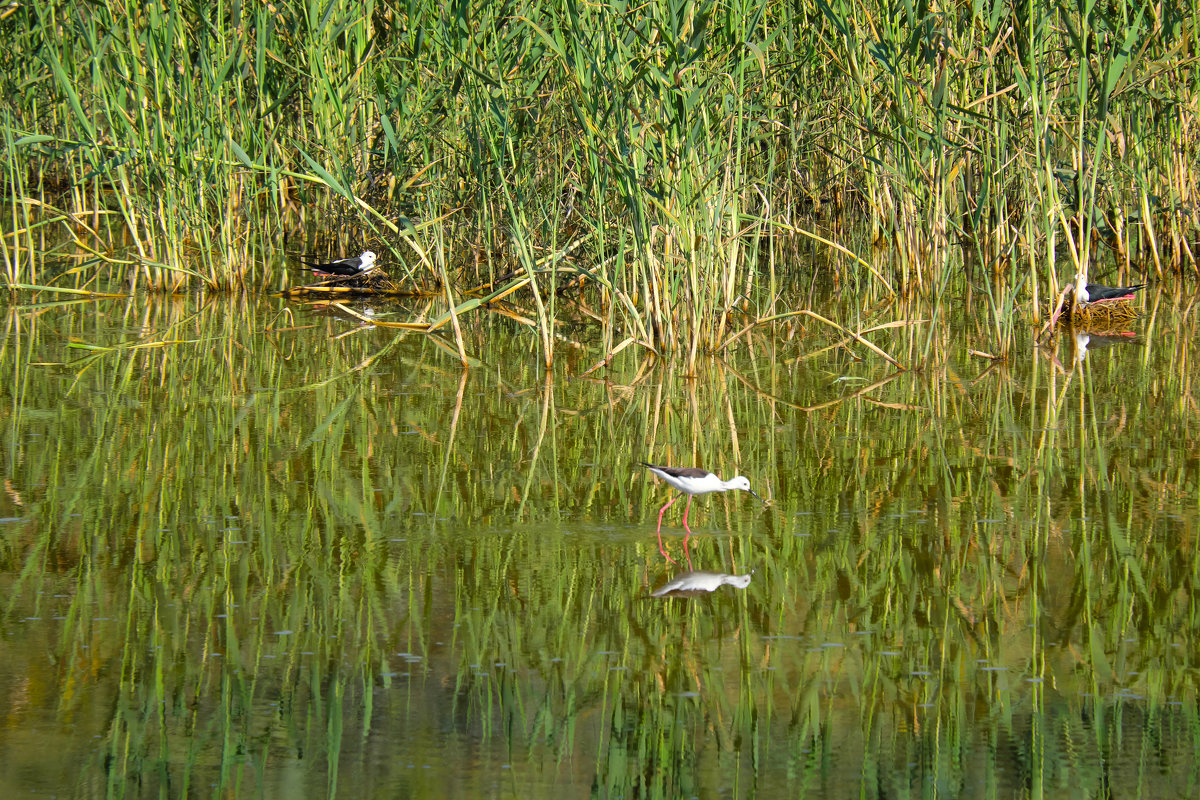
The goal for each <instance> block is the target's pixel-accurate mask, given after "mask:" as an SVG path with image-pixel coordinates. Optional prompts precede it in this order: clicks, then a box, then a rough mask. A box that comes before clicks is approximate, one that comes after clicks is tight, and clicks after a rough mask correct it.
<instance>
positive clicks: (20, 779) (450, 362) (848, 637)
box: [0, 297, 1200, 798]
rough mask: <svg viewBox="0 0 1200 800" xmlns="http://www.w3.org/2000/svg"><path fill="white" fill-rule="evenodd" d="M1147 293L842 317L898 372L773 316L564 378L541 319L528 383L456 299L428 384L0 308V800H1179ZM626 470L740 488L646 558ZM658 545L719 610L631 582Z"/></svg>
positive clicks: (1185, 424) (422, 348)
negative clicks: (723, 349) (992, 313)
mask: <svg viewBox="0 0 1200 800" xmlns="http://www.w3.org/2000/svg"><path fill="white" fill-rule="evenodd" d="M837 302H841V303H842V305H837ZM850 302H851V301H849V300H846V299H844V298H843V299H841V300H840V301H831V302H830V305H829V307H827V308H819V307H817V308H816V310H818V311H820V312H821V313H824V314H826V315H827V316H829V317H831V318H835V319H838V320H839V321H841V322H843V323H844V324H847V325H852V326H854V327H867V326H868V325H875V324H882V323H885V322H888V321H893V320H899V319H905V318H915V317H916V316H918V315H917V314H906V313H904V312H903V311H902V310H900V309H898V308H887V307H884V308H882V309H880V310H877V311H863V310H861V309H857V310H856V309H854V308H853V307H852V306H851V305H850ZM1150 303H1151V311H1150V313H1149V314H1147V315H1146V316H1144V317H1143V318H1142V319H1141V320H1139V321H1138V322H1136V323H1135V324H1134V328H1135V330H1136V332H1137V334H1138V335H1137V336H1134V337H1116V338H1113V339H1108V340H1105V339H1101V338H1098V337H1097V338H1094V339H1091V340H1088V341H1086V342H1084V341H1083V340H1079V341H1078V342H1076V341H1072V340H1071V339H1070V338H1069V337H1068V338H1063V339H1060V340H1059V341H1057V342H1054V343H1051V344H1050V345H1047V346H1041V347H1038V346H1035V345H1034V344H1033V343H1032V341H1031V339H1032V331H1030V330H1028V328H1027V326H1024V325H1022V324H1018V325H1017V326H1016V333H1015V335H1014V337H1013V342H1014V344H1013V350H1012V353H1011V358H1010V359H1009V360H1008V361H1007V362H1004V363H996V362H992V361H989V360H987V359H984V358H980V357H978V356H976V355H973V354H972V353H971V351H972V350H982V351H995V350H996V349H997V348H998V345H997V343H996V341H995V339H994V336H995V334H994V333H993V330H994V328H995V327H996V326H995V325H994V324H992V323H989V322H988V320H986V319H977V318H974V317H967V316H963V317H960V318H955V319H949V320H940V321H938V322H936V323H935V322H927V323H925V324H922V325H918V326H909V327H902V328H894V329H887V330H883V331H879V332H877V333H875V334H872V335H871V336H870V337H869V338H870V339H871V340H872V341H873V342H874V343H876V344H878V345H879V346H881V347H883V348H884V349H885V350H888V352H890V353H891V354H892V355H894V356H895V357H897V358H898V359H899V360H900V361H901V362H902V363H912V362H913V361H914V360H915V359H916V358H917V354H919V353H921V352H925V351H926V350H927V347H928V344H927V343H928V342H930V341H932V342H933V343H934V345H933V347H932V349H931V350H930V352H933V353H935V355H934V357H933V358H931V359H929V360H928V361H926V362H925V363H924V364H923V365H922V369H920V370H914V371H907V372H898V371H896V370H895V369H893V368H892V367H890V366H888V365H887V363H886V362H885V361H884V360H883V359H881V358H879V357H877V356H875V355H874V354H872V353H870V352H869V351H867V350H865V349H862V348H861V347H859V346H857V345H855V344H853V343H852V342H850V343H847V342H846V341H845V340H843V339H842V338H841V337H840V336H837V335H835V334H833V333H832V332H831V330H830V329H828V328H826V327H823V326H820V325H817V324H812V323H809V322H805V323H804V324H801V323H800V322H796V323H794V324H792V325H791V326H788V327H780V328H776V329H773V330H771V331H761V332H755V333H753V334H752V335H748V336H746V337H744V338H743V339H742V340H741V342H740V344H739V346H738V347H737V348H736V349H733V350H731V351H729V352H727V353H725V354H723V357H722V359H720V360H717V359H710V360H704V361H702V362H701V367H700V369H699V370H698V374H695V375H690V376H689V375H684V374H682V372H681V371H680V370H679V369H677V368H673V367H672V366H671V365H670V364H669V363H665V362H663V361H659V360H657V359H655V358H654V357H652V356H650V355H647V354H646V353H645V352H644V351H639V348H637V347H630V348H627V349H626V350H625V351H624V352H623V353H622V354H621V355H619V356H618V357H617V358H616V359H615V360H614V361H613V363H612V364H611V365H610V366H609V367H607V368H602V369H599V370H597V371H595V372H592V373H590V374H586V375H585V374H584V373H585V371H586V370H587V369H588V368H589V367H591V366H593V365H594V364H595V363H596V362H597V361H598V359H599V357H600V351H599V350H598V337H599V333H598V331H596V330H594V328H593V326H590V325H589V324H582V323H581V324H579V325H578V326H577V327H575V328H572V327H571V326H569V325H568V326H564V327H563V328H562V329H561V330H560V332H559V333H560V339H559V342H558V348H559V349H558V356H559V357H558V362H557V363H556V365H555V368H554V370H553V372H552V374H551V375H550V376H549V377H547V376H546V375H545V373H544V370H543V369H542V368H541V367H540V365H539V362H540V355H539V351H538V344H537V340H536V338H535V336H534V335H533V334H532V333H531V332H530V331H529V330H528V329H527V328H525V327H523V326H522V325H520V324H519V323H518V322H516V321H513V320H511V319H508V318H504V317H500V316H489V315H486V314H484V313H483V312H480V314H479V315H477V316H474V317H471V318H470V319H467V320H464V324H465V329H464V335H465V337H466V343H467V347H468V350H469V352H470V353H471V355H472V356H474V357H475V358H477V359H478V361H479V365H477V366H475V367H474V368H472V369H470V370H469V371H466V372H464V371H463V370H462V369H461V368H460V367H459V365H458V363H457V360H456V357H455V355H454V352H453V348H452V347H450V346H448V344H447V342H448V340H441V339H437V338H435V337H429V336H425V335H423V334H419V333H411V332H398V331H397V330H395V329H382V328H369V327H360V326H359V325H358V322H357V321H356V320H353V319H350V318H347V317H344V316H341V315H339V314H337V313H332V312H320V311H318V310H314V309H311V308H308V307H306V306H303V305H301V304H294V303H287V302H285V301H282V300H276V299H271V298H243V299H227V298H222V299H217V300H212V301H205V300H202V299H201V298H197V297H189V298H183V299H175V300H163V299H155V298H150V299H147V298H136V299H131V300H130V299H119V300H102V301H88V302H81V303H66V304H47V305H21V306H9V307H8V308H7V309H6V310H5V313H4V322H5V330H4V333H5V335H4V337H3V339H2V340H0V343H2V344H0V346H2V348H3V349H2V354H3V355H2V361H3V364H4V373H3V374H4V375H5V376H6V380H4V381H3V384H2V391H3V409H4V412H3V416H0V420H2V425H3V434H4V439H3V445H4V476H3V477H4V480H3V488H4V492H3V495H2V496H0V582H2V584H0V585H2V587H3V595H2V597H3V598H4V601H3V603H4V604H3V607H2V611H3V616H2V618H0V622H2V628H0V630H2V631H3V640H2V646H0V708H2V712H0V713H2V715H3V716H2V728H0V731H2V733H0V796H3V797H50V796H53V797H72V798H99V797H115V798H124V797H136V798H149V797H223V798H229V797H247V798H253V797H267V798H295V797H347V798H363V797H366V798H375V797H386V798H393V797H417V798H419V797H431V798H439V797H445V796H460V797H520V798H537V797H551V798H562V797H581V796H599V797H632V796H638V797H706V798H707V797H812V798H841V797H868V798H896V797H900V798H903V797H998V798H1008V797H1034V798H1038V797H1045V796H1048V795H1050V796H1055V797H1122V798H1129V797H1153V798H1160V797H1200V759H1198V758H1197V750H1198V747H1200V724H1198V722H1200V718H1198V706H1197V699H1198V692H1197V675H1200V669H1198V667H1200V649H1198V643H1200V639H1198V635H1197V633H1198V625H1197V623H1198V622H1200V610H1198V608H1197V603H1196V600H1195V592H1196V587H1197V580H1198V577H1200V564H1198V557H1197V547H1196V538H1197V536H1196V534H1197V519H1198V513H1197V512H1198V501H1200V484H1198V482H1197V465H1198V459H1197V438H1198V437H1197V431H1198V419H1197V416H1198V413H1200V408H1198V405H1197V397H1196V393H1195V387H1194V386H1193V385H1192V382H1191V376H1192V375H1193V374H1195V369H1194V368H1193V367H1192V358H1191V355H1192V350H1191V347H1192V346H1194V343H1195V341H1196V324H1195V322H1196V321H1195V310H1194V309H1193V308H1192V306H1191V305H1190V304H1188V303H1187V302H1185V301H1183V300H1178V299H1177V300H1174V301H1170V300H1168V299H1166V298H1153V297H1152V298H1150ZM968 305H970V304H968V303H965V302H964V303H963V304H962V305H961V306H960V307H964V308H965V307H966V306H968ZM376 311H377V313H379V314H380V315H381V316H380V318H381V319H396V320H404V319H408V318H409V315H410V314H412V313H413V310H412V309H411V308H394V309H387V308H382V309H376ZM388 313H392V314H394V316H386V315H387V314H388ZM1081 345H1083V346H1082V347H1081ZM641 460H647V461H651V462H659V463H668V464H673V465H678V466H690V465H701V466H705V467H708V468H709V469H713V470H715V471H717V472H719V473H721V474H722V475H723V476H724V477H729V476H731V475H733V474H734V473H735V472H736V473H740V474H744V475H746V476H748V477H749V478H750V482H751V485H752V486H753V487H754V489H755V491H756V492H757V493H758V494H760V495H761V496H762V497H763V498H764V499H765V500H766V501H767V502H766V503H765V504H764V503H759V502H758V501H756V500H755V499H754V498H753V497H750V496H749V495H747V494H745V493H742V492H731V493H728V494H721V495H709V496H706V497H699V498H697V499H696V500H695V501H694V502H693V504H692V508H691V512H690V516H689V522H690V525H691V528H692V530H693V531H694V533H695V535H694V536H692V537H691V539H690V541H689V542H688V547H687V549H686V552H685V549H684V547H683V535H682V534H683V529H682V525H681V519H682V511H683V507H684V503H683V501H680V502H679V503H677V504H675V505H674V506H672V507H671V508H670V509H669V510H668V511H667V513H666V515H665V518H664V522H663V540H664V544H665V546H666V548H667V550H668V553H669V554H670V556H671V558H672V559H674V560H675V561H676V562H677V563H676V564H672V563H671V562H670V561H668V560H667V559H666V558H664V557H663V555H662V554H660V552H659V548H658V542H657V539H656V537H655V521H656V518H657V515H658V509H659V508H660V507H661V506H662V504H663V503H665V502H666V501H667V500H668V499H670V497H672V496H673V494H672V492H673V490H671V489H670V488H669V487H667V486H666V485H664V484H662V483H661V482H659V481H657V480H656V479H654V478H653V477H652V476H650V475H649V474H648V473H647V471H646V470H645V469H644V468H642V467H640V466H639V465H638V462H639V461H641ZM689 559H690V564H691V567H692V568H694V569H695V570H706V571H710V572H719V573H736V574H748V573H750V572H751V570H752V571H753V572H752V577H751V580H750V583H749V585H748V586H747V587H746V588H744V589H743V588H738V587H735V586H722V587H721V588H719V589H717V590H716V591H714V592H712V593H711V594H710V593H702V594H700V595H698V596H691V597H675V598H664V599H659V598H654V597H651V596H650V592H651V591H652V590H653V589H655V588H656V587H658V586H659V585H661V584H662V583H664V582H665V581H666V580H667V579H669V578H671V577H674V576H676V575H678V574H679V573H681V572H683V571H685V570H687V568H688V565H689Z"/></svg>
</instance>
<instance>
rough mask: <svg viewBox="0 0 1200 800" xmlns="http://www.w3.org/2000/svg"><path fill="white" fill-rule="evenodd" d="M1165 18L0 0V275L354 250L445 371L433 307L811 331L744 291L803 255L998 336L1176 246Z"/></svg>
mask: <svg viewBox="0 0 1200 800" xmlns="http://www.w3.org/2000/svg"><path fill="white" fill-rule="evenodd" d="M1196 23H1197V18H1196V11H1195V9H1194V8H1191V7H1187V6H1183V5H1178V6H1176V5H1172V4H1166V5H1163V6H1155V7H1150V6H1138V5H1135V4H1132V3H1126V2H1121V1H1120V0H1116V1H1115V2H1109V3H1096V2H1089V0H1083V2H1081V3H1079V4H1066V3H1050V4H1006V3H999V2H995V3H992V4H990V5H988V4H984V3H977V4H974V5H970V4H955V5H953V6H950V7H948V8H939V7H936V6H928V5H923V4H918V5H914V4H908V3H905V4H898V5H893V6H888V5H885V4H879V3H870V2H868V3H866V4H858V3H850V2H847V1H846V0H831V1H830V2H807V3H806V2H802V3H798V4H792V5H789V6H786V7H784V6H779V5H778V4H769V3H766V2H762V0H759V1H758V2H750V1H747V2H740V3H739V2H724V3H716V2H684V1H683V0H656V1H654V2H649V3H645V4H630V3H619V2H602V3H592V4H587V3H580V2H573V1H571V0H566V1H565V2H559V3H553V4H541V3H531V2H507V3H501V4H491V3H481V2H471V1H470V0H464V1H463V2H450V3H445V4H436V3H429V2H425V3H422V2H417V0H413V2H410V3H408V4H388V3H381V2H370V0H368V1H367V2H357V3H351V2H345V1H344V0H332V1H331V2H328V3H324V4H316V3H312V4H302V3H298V2H283V3H275V4H268V5H258V4H237V3H231V4H226V5H218V6H215V7H213V10H212V13H211V14H210V15H209V16H205V17H201V16H200V15H197V14H196V13H195V11H194V10H193V9H188V8H180V7H179V6H177V5H174V4H166V3H161V2H150V3H147V4H137V5H132V6H131V5H124V4H118V3H114V2H111V0H100V1H99V2H95V3H88V4H60V5H48V6H47V5H38V4H32V5H18V6H14V7H12V8H9V9H7V10H6V11H5V12H4V13H3V15H2V16H0V37H2V40H3V42H4V45H5V46H4V48H3V55H2V56H0V58H2V59H3V63H4V72H3V80H4V82H5V84H6V85H5V92H4V97H5V99H4V101H3V102H2V103H0V128H2V131H0V136H2V137H3V147H4V150H5V164H6V169H5V176H4V181H5V189H6V191H5V197H4V201H5V202H4V204H3V208H2V211H3V218H4V222H3V224H2V226H0V230H2V232H3V236H2V237H0V241H2V243H3V248H2V256H3V263H2V265H0V266H2V268H3V276H4V284H5V287H6V288H7V289H8V290H9V291H10V292H28V291H37V290H43V289H47V288H51V289H53V290H55V291H68V292H72V291H95V290H98V289H99V288H101V287H108V286H111V285H113V283H114V282H117V283H118V284H119V283H123V284H124V285H125V286H127V287H129V288H130V289H132V290H140V289H155V290H166V291H180V290H185V289H194V288H201V287H203V288H208V289H214V290H226V289H236V288H251V289H266V290H279V289H284V288H287V287H288V286H290V285H292V283H293V282H294V281H295V280H297V277H296V276H297V274H298V273H297V271H296V264H295V263H294V258H293V257H292V256H294V254H296V253H297V252H302V251H313V250H317V251H324V252H327V253H330V254H336V255H339V256H340V255H354V254H357V253H358V252H360V251H361V250H362V249H368V248H369V249H373V250H375V251H376V252H379V253H380V254H381V261H382V262H384V263H385V264H386V266H387V269H388V271H389V273H390V275H391V277H392V278H393V279H394V280H396V281H398V282H400V283H403V284H407V285H411V286H412V287H413V290H414V291H419V292H429V293H435V294H437V295H438V296H441V297H444V298H445V302H446V309H445V312H444V314H443V315H442V316H443V317H445V319H444V320H442V321H443V322H450V323H452V324H453V327H454V330H455V335H456V338H457V340H458V347H459V352H460V355H461V356H462V357H463V360H464V363H465V362H466V355H465V352H464V351H463V347H462V336H461V333H460V332H459V331H458V316H457V315H458V314H459V313H467V312H469V311H471V310H473V309H475V308H478V307H480V306H482V305H484V304H485V303H489V302H494V301H498V300H501V299H504V300H506V301H508V302H514V303H522V304H524V305H523V306H522V311H523V313H524V312H527V313H525V316H524V317H523V318H524V319H525V320H526V321H527V323H528V324H529V326H530V327H531V328H532V329H533V330H535V331H536V332H537V336H538V339H539V341H540V347H541V350H542V352H543V355H544V359H545V361H546V363H547V364H549V363H550V362H551V360H552V358H553V349H554V339H555V322H556V320H557V319H558V314H559V308H560V306H562V305H563V304H565V303H566V302H567V301H566V300H564V299H563V298H564V297H565V296H570V297H574V296H575V294H581V295H582V296H583V297H586V311H585V313H586V314H587V315H589V316H591V317H592V318H593V319H595V320H596V321H597V322H598V323H600V324H601V325H602V326H603V330H604V350H605V352H606V353H607V354H608V357H611V356H612V355H615V354H616V353H617V352H620V350H622V349H624V348H625V347H628V346H630V345H639V346H643V347H646V348H648V349H650V350H653V351H655V352H658V353H662V354H670V355H672V356H677V357H683V358H684V359H685V360H686V361H687V362H688V363H694V361H695V358H696V356H697V355H698V354H700V353H712V352H719V351H720V350H721V349H723V348H724V347H726V346H728V345H729V344H730V343H732V342H735V341H737V340H738V338H739V337H740V336H741V335H742V334H743V333H744V331H745V330H746V329H747V328H748V326H753V325H758V324H764V323H770V322H775V321H780V320H785V319H789V318H791V317H792V316H793V315H795V314H806V315H808V317H809V318H814V317H815V318H816V321H817V322H819V323H821V324H826V323H829V324H833V323H832V322H831V321H829V320H825V319H824V318H821V317H817V316H816V315H815V314H813V313H812V312H811V311H806V310H803V309H801V310H796V309H792V308H789V307H785V304H782V303H776V300H777V299H778V298H779V297H780V295H781V293H782V292H783V291H784V289H785V288H786V287H788V286H791V285H794V284H797V283H808V282H810V281H811V278H810V277H809V276H807V275H806V276H803V277H801V276H798V275H797V274H796V273H797V272H798V271H799V270H801V269H803V270H805V271H809V270H814V271H816V270H820V271H828V272H829V273H830V275H829V277H830V279H831V280H835V281H837V282H838V284H839V286H842V285H844V286H847V287H858V288H861V289H862V290H864V291H866V292H869V295H870V298H871V299H872V300H873V301H888V300H891V299H896V298H904V299H911V298H918V299H919V300H920V301H921V302H920V303H919V304H918V307H920V308H921V309H922V310H921V313H920V315H921V316H924V317H927V318H928V317H933V318H936V317H937V316H939V315H940V313H941V311H942V309H941V308H939V307H940V306H941V305H942V304H943V303H944V302H946V298H947V297H948V296H949V295H948V292H955V293H957V294H959V295H961V294H962V291H960V287H966V288H965V290H966V291H975V292H981V293H983V294H986V296H987V303H986V305H987V312H986V313H987V314H988V315H989V316H990V317H991V318H992V319H993V320H994V327H995V329H996V331H997V336H998V341H997V342H996V343H995V347H996V349H997V350H998V351H1000V352H1004V351H1006V350H1007V346H1006V342H1008V341H1011V336H1012V325H1013V324H1014V320H1015V319H1017V318H1018V317H1020V316H1021V315H1022V314H1025V315H1026V319H1028V318H1029V317H1032V318H1033V319H1034V320H1035V321H1036V320H1040V319H1041V318H1042V316H1043V315H1044V313H1045V312H1044V310H1043V309H1044V307H1045V306H1047V304H1048V303H1049V302H1050V301H1051V299H1052V298H1054V297H1056V296H1057V295H1058V293H1059V291H1060V289H1061V284H1062V283H1063V282H1064V281H1066V280H1070V277H1071V276H1073V275H1074V274H1075V273H1076V271H1082V272H1083V273H1084V274H1091V275H1094V276H1096V278H1097V279H1098V280H1103V279H1112V280H1109V281H1108V282H1114V283H1115V282H1118V281H1117V280H1116V278H1117V276H1122V277H1125V276H1132V277H1136V278H1138V279H1141V278H1146V277H1151V278H1163V277H1166V276H1169V275H1172V274H1195V273H1196V271H1197V266H1196V262H1195V252H1196V246H1197V245H1198V244H1200V206H1198V205H1197V202H1196V193H1197V186H1196V182H1197V157H1198V148H1197V143H1196V139H1197V130H1196V120H1197V119H1200V115H1197V108H1196V104H1197V101H1196V98H1197V91H1196V87H1197V80H1198V79H1200V62H1198V61H1197V59H1196V56H1195V54H1194V51H1195V29H1196ZM849 221H852V222H853V224H852V225H851V224H850V223H849ZM798 256H803V258H799V257H798ZM801 263H803V264H804V265H805V266H804V267H798V266H796V265H797V264H801ZM972 287H975V288H972ZM979 287H982V288H979ZM906 306H907V304H906ZM907 307H908V308H910V309H911V307H912V306H907ZM900 323H901V324H910V323H911V324H913V325H916V324H917V323H918V321H917V320H916V319H915V317H913V318H911V319H908V320H900ZM890 324H892V325H895V324H897V323H896V321H893V322H891V323H890ZM837 327H839V328H840V327H841V326H837ZM864 327H865V326H864ZM843 330H846V332H847V333H850V335H851V336H854V337H856V339H857V340H858V341H859V342H860V343H863V344H865V345H867V347H868V348H870V349H873V350H878V348H874V347H873V346H872V345H870V344H869V343H868V342H866V340H865V339H863V338H862V337H861V335H860V334H859V333H854V332H853V331H849V330H847V329H844V328H843ZM876 355H883V356H884V357H886V358H887V359H888V360H889V361H891V362H892V363H897V362H896V361H895V360H894V359H893V358H892V357H891V356H888V355H887V354H885V353H883V352H882V351H878V352H877V353H876Z"/></svg>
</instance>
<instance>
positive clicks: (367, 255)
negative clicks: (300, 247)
mask: <svg viewBox="0 0 1200 800" xmlns="http://www.w3.org/2000/svg"><path fill="white" fill-rule="evenodd" d="M300 263H301V264H303V265H304V266H306V267H308V268H309V269H311V270H312V271H313V274H314V275H320V276H322V277H326V278H353V277H356V276H359V275H366V274H367V273H368V272H371V271H372V270H374V269H375V267H376V264H375V254H374V253H373V252H371V251H370V250H364V251H363V254H362V255H361V256H354V257H352V258H343V259H340V260H338V261H329V262H326V263H320V262H317V261H304V260H303V259H301V261H300Z"/></svg>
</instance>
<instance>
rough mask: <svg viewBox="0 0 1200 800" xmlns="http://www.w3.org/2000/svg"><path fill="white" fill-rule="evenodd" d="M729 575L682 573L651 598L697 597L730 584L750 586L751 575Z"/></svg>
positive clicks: (655, 591) (654, 592)
mask: <svg viewBox="0 0 1200 800" xmlns="http://www.w3.org/2000/svg"><path fill="white" fill-rule="evenodd" d="M753 574H754V572H753V571H751V572H750V574H749V575H728V574H726V573H724V572H690V571H689V572H681V573H679V574H678V575H676V576H675V577H674V578H672V579H671V580H669V581H667V582H666V583H664V584H663V585H662V586H660V587H658V588H657V589H655V590H654V591H653V592H651V593H650V596H651V597H696V596H697V595H702V594H707V593H709V592H713V591H716V590H717V589H718V588H720V587H721V586H724V585H726V584H728V585H729V586H735V587H737V588H738V589H745V588H746V587H747V586H749V585H750V575H753Z"/></svg>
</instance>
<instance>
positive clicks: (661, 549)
mask: <svg viewBox="0 0 1200 800" xmlns="http://www.w3.org/2000/svg"><path fill="white" fill-rule="evenodd" d="M678 499H679V496H678V495H676V496H675V497H672V498H671V499H670V500H668V501H667V504H666V505H665V506H663V507H662V508H660V509H659V510H658V531H657V532H658V552H660V553H662V554H663V558H665V559H667V561H670V562H671V563H672V564H674V563H675V559H673V558H671V557H670V556H669V555H667V548H665V547H663V541H662V517H663V514H664V513H666V511H667V509H668V508H670V507H671V503H674V502H675V501H676V500H678ZM688 499H689V500H691V498H690V497H689V498H688Z"/></svg>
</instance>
